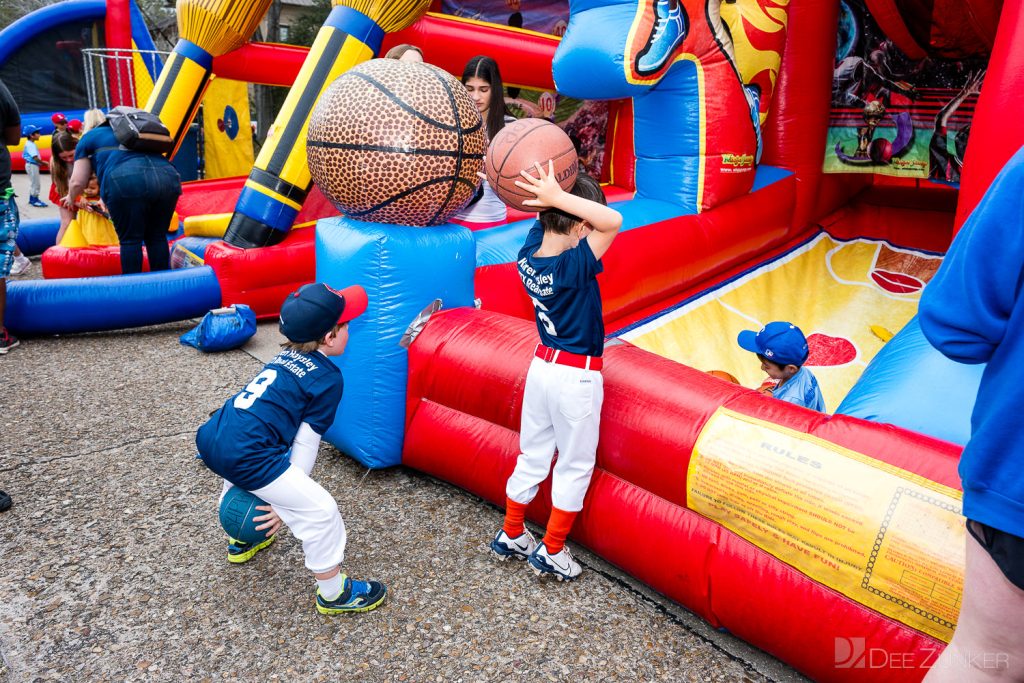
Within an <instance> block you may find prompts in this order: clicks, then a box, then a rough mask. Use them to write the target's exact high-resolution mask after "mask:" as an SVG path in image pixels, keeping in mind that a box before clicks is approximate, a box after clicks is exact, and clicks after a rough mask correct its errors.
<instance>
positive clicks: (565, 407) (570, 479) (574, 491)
mask: <svg viewBox="0 0 1024 683" xmlns="http://www.w3.org/2000/svg"><path fill="white" fill-rule="evenodd" d="M603 402H604V377H602V376H601V373H600V372H597V371H594V370H584V369H582V368H573V367H569V366H567V365H558V364H555V363H548V362H545V361H543V360H541V359H540V358H534V359H533V362H532V363H531V364H530V370H529V372H528V373H527V375H526V390H525V395H524V396H523V416H522V426H521V427H520V430H519V450H520V454H519V459H518V460H517V461H516V468H515V470H514V471H513V472H512V476H511V477H509V479H508V484H506V486H505V494H506V495H507V496H508V497H509V498H511V499H512V500H514V501H516V502H517V503H529V502H530V501H531V500H533V498H534V496H536V495H537V487H538V485H539V484H540V483H541V482H542V481H544V480H545V479H546V478H547V476H548V472H549V471H550V470H551V459H552V457H554V454H555V448H556V447H557V448H558V460H557V461H556V462H555V469H554V474H553V475H552V477H551V503H552V505H554V506H555V507H556V508H558V509H560V510H565V511H566V512H578V511H579V510H582V509H583V498H584V496H586V495H587V488H588V487H589V486H590V477H591V475H593V473H594V461H595V460H596V458H597V439H598V434H599V432H600V427H601V404H602V403H603Z"/></svg>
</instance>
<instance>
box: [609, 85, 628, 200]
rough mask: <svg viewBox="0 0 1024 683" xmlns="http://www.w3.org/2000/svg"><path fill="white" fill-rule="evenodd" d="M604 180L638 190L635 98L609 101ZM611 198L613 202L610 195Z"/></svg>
mask: <svg viewBox="0 0 1024 683" xmlns="http://www.w3.org/2000/svg"><path fill="white" fill-rule="evenodd" d="M605 140H607V142H606V143H605V151H604V154H605V162H604V167H603V168H602V169H601V182H603V183H611V184H612V185H616V186H618V187H621V188H624V189H626V190H629V191H630V192H635V191H636V149H635V147H634V144H633V100H632V99H627V100H613V101H612V102H609V103H608V132H607V134H606V136H605ZM609 201H612V200H611V198H609Z"/></svg>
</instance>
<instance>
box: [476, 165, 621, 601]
mask: <svg viewBox="0 0 1024 683" xmlns="http://www.w3.org/2000/svg"><path fill="white" fill-rule="evenodd" d="M536 169H537V173H538V177H533V176H531V175H530V174H529V173H526V172H525V171H524V172H523V174H522V175H523V178H524V180H520V181H517V182H516V185H518V186H519V187H521V188H523V189H524V190H528V191H530V192H532V193H533V194H535V195H536V199H530V200H527V201H525V202H524V204H527V205H530V206H536V207H541V208H542V209H544V210H543V211H541V213H540V220H539V221H537V222H536V223H535V224H534V226H533V228H532V229H531V230H530V233H529V235H527V237H526V242H525V243H524V244H523V248H522V249H521V250H520V251H519V262H518V269H519V277H520V279H522V281H523V286H524V287H526V293H527V294H528V295H529V297H530V299H531V300H532V301H533V310H534V314H535V315H536V318H537V331H538V332H539V333H540V340H541V343H540V344H539V345H538V346H537V350H536V353H535V357H534V359H533V361H532V362H531V364H530V370H529V372H528V373H527V375H526V390H525V391H526V393H525V395H524V397H523V415H522V426H521V428H520V433H519V449H520V451H521V452H520V455H519V459H518V460H517V462H516V468H515V471H513V472H512V476H511V477H509V480H508V484H507V485H506V487H505V496H506V512H505V523H504V525H503V526H502V528H501V529H499V530H498V533H497V534H496V535H495V537H494V540H493V541H491V551H492V552H493V553H494V555H496V556H497V557H498V558H499V559H502V560H507V559H509V558H513V559H517V560H523V559H526V560H528V562H529V564H530V566H531V567H532V568H533V570H534V572H536V573H537V574H538V575H550V576H554V577H556V578H557V579H558V580H559V581H566V580H571V579H574V578H576V577H577V576H579V574H580V572H581V571H582V570H581V568H580V565H579V564H578V563H577V562H576V560H574V559H573V557H572V555H571V554H570V553H569V549H568V548H566V547H565V538H566V536H568V535H569V530H570V529H571V528H572V524H573V522H574V521H575V519H576V515H577V513H578V512H579V511H580V510H581V509H582V508H583V497H584V496H585V495H586V493H587V487H589V486H590V476H591V475H592V474H593V472H594V460H595V457H596V454H597V438H598V428H599V427H600V423H601V404H602V402H603V400H604V381H603V378H602V377H601V364H602V360H601V356H602V354H603V353H604V320H603V318H602V313H601V292H600V290H599V289H598V286H597V279H596V278H597V274H598V273H600V272H601V271H602V270H603V266H602V265H601V257H602V256H604V253H605V252H606V251H608V247H610V246H611V244H612V240H614V239H615V235H617V234H618V232H619V228H620V227H621V225H622V215H621V214H619V212H618V211H616V210H614V209H611V208H609V207H608V206H607V205H606V200H605V197H604V193H603V192H602V191H601V186H600V185H598V183H597V181H596V180H594V179H593V178H591V177H590V176H588V175H587V174H585V173H583V172H582V171H580V173H579V175H578V176H577V179H576V184H575V185H574V186H573V188H572V192H571V193H569V192H565V191H564V190H562V188H560V187H559V186H558V182H557V181H556V180H555V178H554V167H553V164H551V163H550V162H549V163H548V169H547V172H545V171H544V169H543V168H542V167H541V166H540V165H539V164H537V166H536ZM556 448H557V449H558V461H557V462H556V463H555V468H554V473H553V474H552V482H551V504H552V507H551V516H550V518H549V519H548V524H547V528H546V530H545V534H544V538H543V540H542V541H541V542H540V543H537V542H536V541H535V540H534V538H533V536H532V535H531V534H530V532H529V531H528V530H527V529H526V527H525V526H523V519H524V517H525V515H526V507H527V506H528V505H529V504H530V501H531V500H533V498H534V496H536V495H537V486H538V485H539V484H540V483H541V482H542V481H544V479H546V478H547V476H548V472H549V471H550V470H551V458H552V457H553V456H554V454H555V449H556Z"/></svg>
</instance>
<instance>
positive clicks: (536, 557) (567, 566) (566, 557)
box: [527, 542, 583, 581]
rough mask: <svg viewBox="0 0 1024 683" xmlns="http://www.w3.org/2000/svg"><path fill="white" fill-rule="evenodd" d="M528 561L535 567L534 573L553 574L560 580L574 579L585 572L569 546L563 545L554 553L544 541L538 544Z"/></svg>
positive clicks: (538, 574) (542, 575) (541, 574)
mask: <svg viewBox="0 0 1024 683" xmlns="http://www.w3.org/2000/svg"><path fill="white" fill-rule="evenodd" d="M527 561H528V562H529V563H530V566H531V567H532V568H533V573H534V574H536V575H537V576H540V577H542V578H543V577H545V576H553V577H555V578H556V579H558V580H559V581H572V580H573V579H575V578H576V577H577V576H579V575H580V574H581V573H582V572H583V568H582V567H581V566H580V565H579V562H577V561H576V560H575V559H574V558H573V556H572V554H571V553H570V552H569V548H567V547H563V548H562V549H561V550H560V551H558V552H557V553H555V554H554V555H552V554H551V553H549V552H548V547H547V546H546V545H544V543H543V542H541V543H540V545H538V546H537V549H536V550H534V551H533V553H532V554H531V555H530V557H529V558H527Z"/></svg>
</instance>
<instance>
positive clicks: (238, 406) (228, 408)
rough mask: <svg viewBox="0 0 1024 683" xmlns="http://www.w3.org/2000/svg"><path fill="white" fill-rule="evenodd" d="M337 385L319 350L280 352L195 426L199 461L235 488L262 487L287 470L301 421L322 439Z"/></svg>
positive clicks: (331, 366)
mask: <svg viewBox="0 0 1024 683" xmlns="http://www.w3.org/2000/svg"><path fill="white" fill-rule="evenodd" d="M343 387H344V383H343V380H342V377H341V371H340V370H338V368H337V367H335V366H334V364H333V363H331V362H330V361H329V360H327V357H326V356H324V355H323V354H321V353H320V352H318V351H314V352H313V353H309V354H304V353H298V352H296V351H291V350H288V349H285V350H284V351H281V353H279V354H277V356H275V357H274V358H273V359H272V360H271V361H270V362H269V363H267V364H266V366H264V368H263V372H261V373H260V374H258V375H257V376H256V378H255V379H253V381H251V382H249V384H248V385H246V387H245V388H244V389H242V391H240V392H238V393H237V394H236V395H235V396H233V397H231V398H230V399H228V400H227V402H226V403H225V404H224V405H223V406H221V408H220V410H218V411H217V412H216V413H214V414H213V416H212V417H211V418H210V419H209V420H208V421H207V422H206V424H204V425H203V426H202V427H200V428H199V431H198V432H197V433H196V446H198V447H199V457H200V458H202V460H203V462H204V463H206V466H207V467H209V468H210V469H211V470H213V471H214V472H216V473H217V474H219V475H220V476H222V477H224V478H225V479H227V480H228V481H230V482H231V483H232V484H234V485H235V486H238V487H241V488H243V489H245V490H246V491H253V490H255V489H258V488H262V487H264V486H266V485H267V484H269V483H270V482H272V481H274V480H275V479H277V478H278V477H279V476H281V474H282V473H283V472H284V471H285V470H286V469H288V466H289V464H290V461H289V457H288V454H289V451H290V450H291V446H292V441H294V440H295V434H296V433H297V432H298V431H299V427H300V426H301V425H302V423H303V422H306V423H308V424H309V426H310V427H312V428H313V431H315V432H316V433H317V434H319V435H321V436H323V434H324V432H326V431H327V428H328V427H330V426H331V423H333V422H334V414H335V412H336V411H337V409H338V403H339V402H340V401H341V394H342V389H343Z"/></svg>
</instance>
